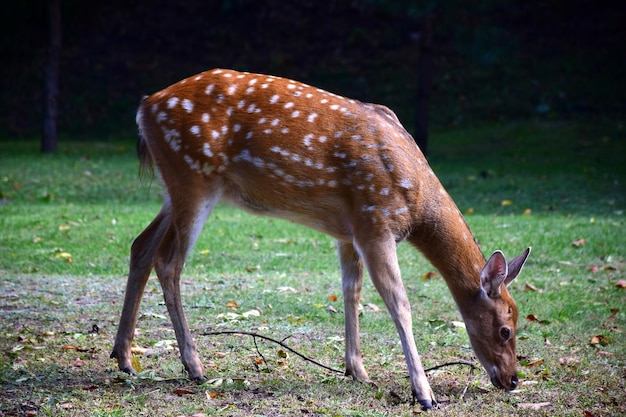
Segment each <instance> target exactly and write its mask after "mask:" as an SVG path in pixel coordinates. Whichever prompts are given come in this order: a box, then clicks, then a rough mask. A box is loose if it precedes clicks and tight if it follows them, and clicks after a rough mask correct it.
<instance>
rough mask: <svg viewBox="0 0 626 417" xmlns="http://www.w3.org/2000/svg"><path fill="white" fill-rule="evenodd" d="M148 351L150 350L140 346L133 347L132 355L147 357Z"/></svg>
mask: <svg viewBox="0 0 626 417" xmlns="http://www.w3.org/2000/svg"><path fill="white" fill-rule="evenodd" d="M147 351H148V349H146V348H144V347H139V346H132V347H131V348H130V353H133V354H135V355H145V354H146V352H147Z"/></svg>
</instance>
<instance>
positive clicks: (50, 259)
mask: <svg viewBox="0 0 626 417" xmlns="http://www.w3.org/2000/svg"><path fill="white" fill-rule="evenodd" d="M623 136H624V135H623V130H622V128H621V126H619V125H612V124H603V125H600V126H598V125H596V126H591V125H590V126H582V127H581V126H579V125H572V124H558V123H553V124H537V125H533V124H530V125H528V124H527V125H507V126H496V127H489V128H483V129H476V130H473V131H465V132H450V133H449V132H444V133H440V134H438V135H436V136H435V137H434V138H433V139H432V141H433V145H432V155H431V156H430V159H431V161H432V164H433V166H434V168H435V170H436V172H437V173H438V174H439V176H440V178H442V181H443V182H444V184H445V185H446V187H447V188H448V189H449V191H450V193H451V194H452V196H453V197H454V198H455V200H456V201H457V203H458V204H459V207H460V208H461V210H462V211H463V212H465V213H466V214H467V216H466V217H467V220H468V222H469V223H470V226H471V227H472V229H473V231H474V232H475V234H476V237H477V238H478V239H479V240H480V242H481V243H482V245H483V248H484V250H485V252H486V253H487V252H489V253H490V252H491V251H492V250H494V249H502V250H503V251H504V252H505V254H507V255H508V256H513V255H516V254H517V253H519V252H520V251H521V250H522V249H523V248H524V247H525V246H526V245H532V246H533V253H532V255H531V259H530V261H529V264H528V265H527V267H526V269H525V270H524V272H523V274H522V276H521V277H520V278H519V279H518V280H517V281H516V282H514V283H513V284H512V292H513V295H514V296H515V298H516V300H517V302H518V305H519V307H520V323H519V324H520V332H519V335H518V354H519V355H520V368H519V370H520V373H521V374H522V376H523V378H522V383H521V388H520V389H519V390H517V391H514V392H512V393H510V394H505V393H502V392H500V391H498V390H496V389H494V388H493V387H492V386H491V385H490V383H489V381H488V378H487V377H486V376H485V374H484V372H483V371H482V369H481V370H480V371H477V372H475V373H474V374H471V373H470V371H469V370H468V369H467V367H458V366H455V367H447V368H444V369H441V370H438V371H434V372H431V373H430V381H431V384H432V387H433V390H434V391H435V393H436V395H437V397H438V400H439V401H440V403H441V408H440V409H439V410H434V411H433V412H432V413H431V414H432V415H435V416H436V415H446V416H469V415H484V416H499V415H503V414H517V415H533V416H535V415H583V413H584V412H585V411H587V412H588V413H590V415H593V416H609V415H619V414H624V413H626V406H625V404H626V400H625V398H624V392H626V384H625V383H624V379H625V377H626V361H625V359H624V358H626V350H625V349H626V343H625V342H626V338H625V337H624V333H623V332H624V331H625V330H626V313H625V311H624V307H623V306H624V302H625V301H626V293H625V291H626V290H625V289H624V288H623V287H620V285H621V284H620V283H621V282H623V281H621V280H624V279H626V277H625V275H626V274H625V272H624V271H625V268H624V266H625V264H626V258H625V252H626V238H625V237H624V236H625V234H624V231H625V228H624V212H623V210H624V207H625V206H626V204H625V199H626V197H625V196H626V193H625V192H624V191H625V190H624V186H623V184H624V182H625V181H626V175H625V169H624V167H623V161H622V158H623V157H622V155H624V151H625V149H624V147H625V146H626V145H625V144H624V143H625V142H626V141H624V137H623ZM131 142H132V141H129V142H128V143H127V144H122V143H116V144H108V143H99V144H77V143H72V144H62V146H61V149H62V151H61V153H60V154H59V155H55V156H41V155H39V154H38V153H36V147H37V146H36V144H34V143H28V142H26V143H15V142H8V143H7V142H2V143H0V201H1V203H0V227H1V228H2V233H1V234H0V315H1V321H0V346H1V347H0V415H41V416H43V415H81V416H85V415H88V416H139V415H168V416H178V415H186V416H189V415H194V414H206V415H224V416H226V415H232V416H249V415H300V414H309V415H330V416H335V415H341V416H344V415H345V416H356V415H358V416H380V415H412V414H415V413H419V410H418V409H417V408H416V407H413V406H411V405H410V403H409V400H410V388H409V383H408V379H407V378H406V376H407V371H406V366H405V364H404V357H403V354H402V349H401V346H400V344H399V341H398V338H397V335H396V332H395V329H394V327H393V325H392V323H391V320H390V319H389V317H388V315H387V314H386V312H385V311H384V307H383V303H382V301H381V299H380V297H379V296H378V295H377V293H376V292H375V290H374V289H373V288H372V285H371V284H369V283H367V284H366V286H365V288H364V291H363V301H362V305H363V312H362V317H361V323H362V340H363V355H364V358H365V364H366V367H367V369H368V370H369V372H370V376H371V377H372V378H373V379H374V380H375V382H376V385H375V386H366V385H361V384H356V383H352V382H351V381H349V380H347V379H346V378H344V377H343V376H341V375H339V374H334V373H332V372H330V371H326V370H323V369H321V368H319V367H317V366H315V365H313V364H311V363H308V362H305V361H303V360H301V359H300V358H298V357H296V356H294V355H293V354H288V355H285V352H284V350H283V349H281V348H280V347H279V346H277V345H275V344H272V343H269V342H265V341H262V340H260V339H259V340H256V344H255V340H254V339H252V338H251V337H247V336H236V335H219V336H207V335H204V333H207V332H209V331H219V330H222V329H223V330H235V329H236V330H245V331H253V332H257V333H261V334H265V335H268V336H271V337H274V338H277V339H283V338H287V339H286V341H285V343H287V344H289V345H290V346H291V347H293V348H294V349H296V350H298V351H299V352H301V353H303V354H305V355H307V356H309V357H311V358H314V359H316V360H318V361H320V362H322V363H324V364H326V365H328V366H331V367H333V368H337V369H342V367H343V315H342V303H341V301H340V300H341V284H340V279H339V274H338V265H337V261H336V257H335V248H334V243H333V241H332V240H331V239H330V238H328V237H326V236H324V235H321V234H319V233H317V232H314V231H311V230H308V229H305V228H302V227H300V226H295V225H292V224H289V223H286V222H283V221H278V220H274V219H262V218H257V217H252V216H250V215H248V214H245V213H243V212H241V211H238V210H235V209H232V208H230V207H227V206H222V205H220V206H218V208H217V209H216V211H215V213H214V214H213V216H212V217H211V219H210V221H209V222H208V223H207V226H206V228H205V231H204V232H203V234H202V236H201V237H200V240H199V242H198V244H197V245H196V248H195V250H194V252H193V253H192V255H191V256H190V258H189V260H188V262H187V266H186V269H185V270H184V274H183V297H184V304H185V305H186V309H187V314H188V320H189V323H190V327H191V328H192V332H193V333H194V335H195V338H196V341H197V343H198V347H199V353H200V356H201V358H202V360H203V361H204V363H205V366H206V368H207V372H208V375H209V378H212V379H210V380H209V381H207V382H206V383H204V384H201V385H197V384H194V383H192V382H190V381H189V380H187V379H186V378H185V374H184V372H183V370H182V366H181V364H180V361H179V359H178V354H177V351H176V348H175V344H174V342H173V341H174V335H173V332H172V330H171V326H170V322H169V318H168V317H167V312H166V309H165V306H164V304H163V302H162V297H161V293H160V288H159V286H158V282H157V281H156V279H155V278H152V279H151V280H150V282H149V284H148V289H147V291H146V295H145V297H144V299H143V304H142V310H141V317H140V320H139V324H138V329H137V336H136V340H135V342H136V344H137V347H139V348H143V349H147V352H146V353H145V354H144V355H139V354H138V356H137V360H138V363H139V364H140V365H141V367H142V369H143V370H142V372H141V373H140V374H139V375H138V376H133V377H131V376H127V375H125V374H122V373H120V372H118V371H117V370H116V363H115V361H113V360H111V359H109V352H110V350H111V347H112V344H113V338H114V335H115V331H116V328H117V320H118V318H119V314H120V309H121V301H122V297H123V291H124V284H125V276H124V275H125V273H126V271H127V259H128V249H129V246H130V243H131V242H132V240H133V238H134V237H135V236H136V235H137V234H138V233H139V232H140V231H141V230H142V229H143V227H145V226H146V225H147V224H148V222H149V221H150V220H151V219H152V217H153V216H154V215H155V214H156V213H157V211H158V209H159V206H160V198H159V187H158V185H157V184H152V185H151V186H148V184H144V185H140V183H139V181H138V180H137V177H136V173H137V163H136V160H135V157H134V154H133V145H132V143H131ZM399 258H400V263H401V267H402V270H403V274H404V277H405V278H404V280H405V284H406V286H407V291H408V293H409V298H410V299H411V301H412V306H413V312H414V314H413V316H414V329H415V332H416V334H417V343H418V350H419V351H420V353H421V354H422V359H423V362H424V364H425V366H427V367H428V366H432V365H437V364H441V363H445V362H450V361H455V360H470V361H475V359H474V357H473V353H472V351H471V349H470V348H469V342H468V338H467V336H466V334H465V331H464V329H462V328H461V327H458V324H457V323H455V322H457V321H459V320H460V317H459V315H458V313H457V312H456V309H455V307H454V304H453V301H452V299H451V297H450V295H449V294H448V291H447V288H446V287H445V284H444V282H443V280H442V279H441V278H439V277H434V278H430V279H426V280H425V279H422V277H423V276H424V274H425V273H427V272H429V271H431V270H432V267H431V266H430V265H429V264H428V263H427V262H426V261H425V260H424V258H423V257H422V256H421V255H420V254H418V253H417V252H415V251H413V250H412V248H410V247H409V246H408V245H401V246H400V249H399ZM335 296H336V297H338V299H339V301H334V300H335ZM249 311H257V312H258V313H260V314H259V315H249V314H244V313H247V312H249ZM287 353H288V352H287ZM542 404H543V405H542ZM533 407H539V409H538V410H535V409H534V408H533ZM588 415H589V414H588Z"/></svg>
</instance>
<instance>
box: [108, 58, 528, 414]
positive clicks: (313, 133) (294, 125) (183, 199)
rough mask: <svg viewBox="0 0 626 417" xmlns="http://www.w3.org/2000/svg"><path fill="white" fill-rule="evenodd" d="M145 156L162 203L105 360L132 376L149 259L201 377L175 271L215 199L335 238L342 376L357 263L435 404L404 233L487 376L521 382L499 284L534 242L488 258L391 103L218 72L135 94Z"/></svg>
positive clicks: (415, 383) (512, 321)
mask: <svg viewBox="0 0 626 417" xmlns="http://www.w3.org/2000/svg"><path fill="white" fill-rule="evenodd" d="M137 123H138V125H139V130H140V138H139V142H138V152H139V158H140V160H141V164H142V166H144V167H148V168H149V169H152V166H153V164H154V165H156V168H157V171H158V174H159V176H160V179H161V181H162V182H163V184H164V187H165V202H164V204H163V207H162V208H161V211H160V212H159V214H158V215H157V216H156V217H155V219H154V220H153V221H152V223H151V224H150V225H149V226H148V227H147V228H146V229H145V230H144V231H143V232H142V233H141V234H140V235H139V237H137V239H136V240H135V242H134V243H133V245H132V248H131V256H130V272H129V276H128V282H127V286H126V296H125V299H124V307H123V309H122V315H121V319H120V324H119V329H118V332H117V336H116V339H115V345H114V347H113V352H112V353H111V357H112V358H116V359H117V361H118V364H119V368H120V369H121V370H122V371H126V372H129V373H132V372H134V370H133V366H132V361H131V342H132V340H133V334H134V329H135V326H136V323H137V314H138V310H139V304H140V300H141V297H142V295H143V292H144V289H145V286H146V282H147V280H148V276H149V274H150V272H151V270H152V268H153V267H154V268H155V269H156V273H157V275H158V278H159V282H160V284H161V287H162V289H163V295H164V298H165V304H166V305H167V309H168V312H169V315H170V318H171V320H172V324H173V327H174V331H175V333H176V340H177V341H178V347H179V349H180V354H181V360H182V363H183V364H184V366H185V368H186V369H187V371H188V373H189V377H190V378H193V379H199V378H203V377H204V376H205V373H204V369H203V367H202V363H201V362H200V359H199V358H198V354H197V352H196V347H195V344H194V341H193V339H192V336H191V334H190V331H189V327H188V325H187V322H186V319H185V315H184V312H183V305H182V302H181V297H180V287H179V286H180V273H181V270H182V269H183V264H184V263H185V259H186V257H187V255H188V254H189V252H190V251H191V249H192V247H193V246H194V244H195V242H196V239H197V238H198V235H199V234H200V231H201V230H202V228H203V225H204V223H205V221H206V219H207V217H208V216H209V214H210V213H211V211H212V210H213V208H214V207H215V205H216V204H217V202H218V201H219V200H222V199H223V200H225V201H228V202H230V203H232V204H234V205H235V206H238V207H241V208H243V209H245V210H248V211H250V212H252V213H256V214H260V215H267V216H274V217H279V218H283V219H287V220H290V221H292V222H295V223H300V224H303V225H305V226H309V227H311V228H313V229H317V230H319V231H322V232H324V233H326V234H328V235H330V236H332V237H334V238H335V239H337V247H338V255H339V261H340V264H341V275H342V285H343V297H344V304H345V335H346V351H345V362H346V363H345V366H346V375H352V376H353V377H354V378H355V379H357V380H359V381H370V379H369V376H368V374H367V372H366V371H365V368H364V367H363V359H362V357H361V349H360V336H359V320H358V305H359V297H360V292H361V286H362V284H363V271H364V268H367V270H368V271H369V275H370V276H371V279H372V281H373V283H374V286H375V287H376V289H377V290H378V292H379V294H380V295H381V297H382V298H383V300H384V302H385V305H386V306H387V309H388V311H389V314H390V315H391V318H392V319H393V322H394V324H395V325H396V328H397V330H398V333H399V336H400V340H401V342H402V348H403V350H404V355H405V357H406V363H407V366H408V369H409V375H410V381H411V391H412V394H413V400H414V401H415V400H417V401H419V403H420V404H421V406H422V408H424V409H429V408H432V406H433V405H434V404H436V402H435V398H434V395H433V392H432V390H431V388H430V385H429V383H428V380H427V378H426V375H425V373H424V369H423V368H422V364H421V361H420V358H419V356H418V353H417V349H416V347H415V341H414V337H413V331H412V320H411V308H410V304H409V300H408V299H407V296H406V292H405V289H404V286H403V283H402V280H401V277H400V269H399V267H398V260H397V257H396V246H397V245H398V243H399V242H401V241H402V240H404V239H406V240H408V241H409V242H410V243H411V244H412V245H414V246H415V247H416V248H417V249H419V250H420V251H421V252H422V253H423V254H424V255H425V256H426V257H427V258H428V259H429V260H430V262H431V263H432V264H433V265H434V266H435V267H436V268H437V269H438V270H439V271H440V272H441V274H442V276H443V277H444V279H445V281H446V283H447V285H448V287H449V288H450V291H451V293H452V295H453V297H454V300H455V301H456V304H457V306H458V308H459V310H460V312H461V315H462V317H463V319H464V321H465V324H466V328H467V332H468V334H469V338H470V341H471V343H472V346H473V348H474V352H475V353H476V356H477V357H478V359H479V360H480V362H481V363H482V365H483V366H484V367H485V370H486V371H487V373H488V374H489V376H490V378H491V381H492V382H493V384H494V385H495V386H497V387H499V388H503V389H506V390H512V389H514V388H515V387H516V386H517V383H518V379H517V373H516V372H517V371H516V361H517V358H516V354H515V333H516V330H517V307H516V305H515V302H514V301H513V299H512V298H511V296H510V295H509V293H508V291H507V286H508V285H509V284H510V283H511V282H512V281H513V280H514V279H515V278H516V277H517V275H518V274H519V272H520V270H521V269H522V267H523V265H524V263H525V262H526V259H527V258H528V255H529V253H530V248H528V249H526V250H525V251H524V252H523V253H522V254H521V255H520V256H518V257H517V258H515V259H513V260H512V261H511V262H510V263H509V264H507V263H506V261H505V259H504V256H503V255H502V253H501V252H500V251H496V252H494V254H493V255H492V256H491V257H490V258H489V260H488V261H487V262H485V258H484V257H483V255H482V253H481V251H480V249H479V248H478V245H477V244H476V242H475V240H474V238H473V235H472V232H471V231H470V229H469V228H468V226H467V224H466V222H465V220H464V219H463V216H462V215H461V213H460V212H459V210H458V209H457V207H456V205H455V204H454V202H453V201H452V199H451V198H450V196H449V195H448V194H447V193H446V191H445V190H444V189H443V187H442V186H441V183H440V182H439V180H438V179H437V177H436V176H435V174H434V173H433V171H432V170H431V168H430V167H429V165H428V163H427V162H426V159H425V158H424V155H423V154H422V153H421V152H420V150H419V148H418V147H417V146H416V144H415V142H414V141H413V139H412V138H411V136H410V135H409V133H407V131H406V130H404V128H403V127H402V126H401V125H400V122H399V121H398V119H397V117H396V116H395V114H394V113H393V112H392V111H391V110H389V109H388V108H386V107H384V106H380V105H375V104H366V103H361V102H358V101H356V100H350V99H347V98H344V97H340V96H338V95H335V94H332V93H329V92H327V91H323V90H320V89H317V88H315V87H311V86H308V85H306V84H303V83H300V82H296V81H292V80H288V79H284V78H278V77H273V76H267V75H260V74H250V73H240V72H235V71H232V70H225V69H216V70H212V71H207V72H203V73H201V74H198V75H196V76H193V77H190V78H187V79H185V80H182V81H180V82H178V83H176V84H174V85H172V86H170V87H168V88H166V89H164V90H162V91H160V92H158V93H156V94H153V95H151V96H149V97H146V98H144V99H143V101H142V103H141V105H140V107H139V111H138V113H137Z"/></svg>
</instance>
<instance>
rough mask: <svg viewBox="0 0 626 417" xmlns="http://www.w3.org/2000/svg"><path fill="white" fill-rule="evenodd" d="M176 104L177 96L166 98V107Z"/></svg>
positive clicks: (171, 107) (169, 107) (172, 106)
mask: <svg viewBox="0 0 626 417" xmlns="http://www.w3.org/2000/svg"><path fill="white" fill-rule="evenodd" d="M177 104H178V97H172V98H170V99H169V100H167V108H168V109H173V108H174V107H175V106H176V105H177Z"/></svg>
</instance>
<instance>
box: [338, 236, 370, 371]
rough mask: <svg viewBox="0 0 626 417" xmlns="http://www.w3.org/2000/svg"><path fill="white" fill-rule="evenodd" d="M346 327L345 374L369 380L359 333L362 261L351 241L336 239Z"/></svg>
mask: <svg viewBox="0 0 626 417" xmlns="http://www.w3.org/2000/svg"><path fill="white" fill-rule="evenodd" d="M337 251H338V254H339V263H340V264H341V281H342V286H343V303H344V311H345V327H346V333H345V335H346V359H345V360H346V375H348V376H352V377H353V378H355V379H356V380H358V381H361V382H368V383H369V382H371V381H370V379H369V376H368V375H367V371H365V368H364V367H363V358H362V356H361V337H360V335H359V299H360V297H361V287H362V286H363V261H362V260H361V257H360V256H359V254H358V253H357V252H356V251H355V250H354V246H353V245H352V243H348V242H342V241H337Z"/></svg>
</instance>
